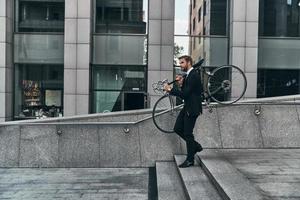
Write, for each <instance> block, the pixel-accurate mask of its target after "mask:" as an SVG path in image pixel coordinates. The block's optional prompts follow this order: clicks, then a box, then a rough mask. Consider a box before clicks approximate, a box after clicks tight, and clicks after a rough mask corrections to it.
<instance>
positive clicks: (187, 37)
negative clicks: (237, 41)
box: [174, 0, 228, 65]
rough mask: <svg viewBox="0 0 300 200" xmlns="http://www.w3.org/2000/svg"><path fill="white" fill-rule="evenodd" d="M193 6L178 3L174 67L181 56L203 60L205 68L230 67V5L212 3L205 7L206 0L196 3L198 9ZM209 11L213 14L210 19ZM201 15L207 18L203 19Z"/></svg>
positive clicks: (220, 0) (219, 0)
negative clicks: (209, 66)
mask: <svg viewBox="0 0 300 200" xmlns="http://www.w3.org/2000/svg"><path fill="white" fill-rule="evenodd" d="M191 3H192V1H186V0H175V27H174V30H175V44H174V63H177V58H178V57H179V56H181V55H191V56H192V58H193V60H194V61H195V62H197V61H198V60H199V59H201V58H204V59H205V65H224V64H227V63H228V37H227V21H228V17H227V16H228V14H227V3H228V1H227V0H211V1H209V3H207V4H206V1H204V0H197V1H196V3H195V4H196V6H195V8H193V7H192V4H191ZM207 6H209V8H207ZM202 8H203V13H201V12H202ZM206 9H208V10H210V15H207V14H208V13H206ZM204 12H205V13H204ZM202 14H203V15H204V14H205V15H206V16H205V17H202ZM197 17H198V20H196V18H197ZM206 27H207V28H206ZM209 31H210V32H209ZM213 35H216V36H213ZM177 64H178V63H177Z"/></svg>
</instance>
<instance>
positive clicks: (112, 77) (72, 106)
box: [0, 0, 300, 121]
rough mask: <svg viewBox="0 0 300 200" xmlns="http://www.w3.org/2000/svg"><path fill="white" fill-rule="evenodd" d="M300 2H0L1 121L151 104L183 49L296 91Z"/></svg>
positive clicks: (255, 93) (267, 85)
mask: <svg viewBox="0 0 300 200" xmlns="http://www.w3.org/2000/svg"><path fill="white" fill-rule="evenodd" d="M299 8H300V3H299V1H298V0H190V1H188V0H0V121H8V120H19V119H32V118H39V117H42V116H47V117H56V116H72V115H79V114H89V113H100V112H112V111H121V110H132V109H142V108H148V107H151V106H152V105H153V104H154V102H155V101H156V100H157V99H158V98H159V97H160V95H158V94H156V93H155V92H153V90H152V83H154V82H156V81H158V80H162V79H166V78H167V79H169V80H171V79H173V76H174V72H175V73H176V69H177V68H176V65H177V62H176V58H178V56H180V55H183V54H189V55H191V56H192V57H193V59H194V61H195V62H196V61H197V60H199V59H200V58H204V59H205V66H206V67H211V68H212V69H213V68H214V67H216V66H219V65H224V64H233V65H236V66H239V67H240V68H241V69H242V70H243V71H244V72H245V74H246V77H247V80H248V87H247V91H246V93H245V98H257V97H270V96H281V95H289V94H298V93H299V90H300V88H299V87H300V86H299V79H300V73H299V69H300V60H299V59H300V56H299V55H300V52H299V49H300V45H299V44H300V43H299V34H300V33H299V31H300V27H299V23H300V13H299Z"/></svg>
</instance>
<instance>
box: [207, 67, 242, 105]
mask: <svg viewBox="0 0 300 200" xmlns="http://www.w3.org/2000/svg"><path fill="white" fill-rule="evenodd" d="M246 86H247V81H246V77H245V74H244V73H243V72H242V71H241V70H240V69H239V68H237V67H236V66H233V65H225V66H221V67H219V68H217V69H215V70H214V71H213V72H212V75H211V76H210V77H209V78H208V93H209V94H210V96H211V98H212V99H213V100H214V101H216V102H218V103H221V104H231V103H234V102H236V101H238V100H239V99H240V98H241V97H242V96H243V95H244V93H245V91H246Z"/></svg>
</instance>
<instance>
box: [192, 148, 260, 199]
mask: <svg viewBox="0 0 300 200" xmlns="http://www.w3.org/2000/svg"><path fill="white" fill-rule="evenodd" d="M198 158H200V159H197V160H198V161H199V163H200V165H201V167H202V169H203V170H204V171H205V173H206V174H207V176H208V177H209V178H210V180H211V182H213V184H214V185H215V187H216V188H217V190H218V192H219V194H220V195H221V196H222V198H223V199H230V200H249V199H253V200H260V199H264V200H265V198H264V196H263V195H262V194H261V192H260V191H258V190H257V189H256V188H255V187H254V184H253V183H251V182H250V181H249V179H247V178H246V177H244V176H243V174H241V173H240V172H239V171H238V170H237V169H236V168H235V167H234V166H233V165H232V164H230V163H229V162H228V161H227V160H226V159H224V157H223V156H222V155H221V153H220V152H219V151H218V150H209V149H207V150H204V151H202V152H201V153H200V154H198Z"/></svg>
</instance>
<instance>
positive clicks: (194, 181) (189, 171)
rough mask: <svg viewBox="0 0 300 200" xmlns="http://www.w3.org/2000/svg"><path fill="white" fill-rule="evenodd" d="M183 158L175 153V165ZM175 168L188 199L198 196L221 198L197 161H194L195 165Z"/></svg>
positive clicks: (214, 199) (210, 199)
mask: <svg viewBox="0 0 300 200" xmlns="http://www.w3.org/2000/svg"><path fill="white" fill-rule="evenodd" d="M185 158H186V156H179V155H175V161H176V164H177V166H178V165H179V164H181V163H182V162H183V161H184V160H185ZM177 169H178V171H179V174H180V177H181V179H182V181H183V183H184V188H185V190H186V193H187V196H188V199H190V200H198V199H199V197H201V199H206V200H221V197H220V195H219V194H218V192H217V190H216V189H215V188H214V186H213V185H212V184H211V182H210V180H209V179H208V178H207V176H206V175H205V174H204V172H203V170H202V169H201V168H200V167H199V165H198V163H197V162H196V163H195V166H192V167H189V168H177Z"/></svg>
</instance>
